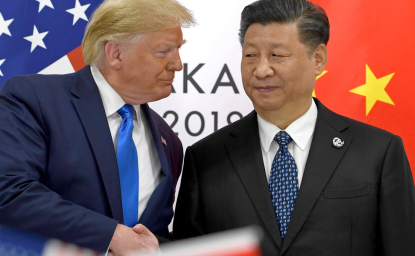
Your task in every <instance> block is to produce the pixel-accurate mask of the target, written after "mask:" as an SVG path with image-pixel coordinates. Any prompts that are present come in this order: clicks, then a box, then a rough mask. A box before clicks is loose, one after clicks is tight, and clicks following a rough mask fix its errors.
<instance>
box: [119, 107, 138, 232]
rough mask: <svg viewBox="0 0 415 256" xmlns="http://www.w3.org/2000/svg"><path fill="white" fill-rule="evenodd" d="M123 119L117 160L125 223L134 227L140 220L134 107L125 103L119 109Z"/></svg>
mask: <svg viewBox="0 0 415 256" xmlns="http://www.w3.org/2000/svg"><path fill="white" fill-rule="evenodd" d="M117 112H118V114H120V116H121V117H122V119H123V121H122V123H121V126H120V131H119V132H118V145H117V162H118V171H119V173H120V183H121V198H122V212H123V217H124V225H126V226H129V227H133V226H135V225H136V224H137V222H138V159H137V149H136V147H135V144H134V141H133V137H132V135H133V128H134V125H133V114H134V108H133V106H131V105H128V104H125V105H124V106H123V107H122V108H120V109H119V110H118V111H117Z"/></svg>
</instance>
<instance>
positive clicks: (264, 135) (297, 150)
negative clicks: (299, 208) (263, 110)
mask: <svg viewBox="0 0 415 256" xmlns="http://www.w3.org/2000/svg"><path fill="white" fill-rule="evenodd" d="M316 121H317V106H316V104H315V103H314V100H313V103H312V104H311V107H310V109H309V110H308V111H307V112H306V113H305V114H304V115H303V116H301V117H300V118H298V119H297V120H295V121H294V122H293V123H292V124H290V125H289V126H288V127H287V128H286V129H285V131H286V132H287V133H288V134H289V135H290V136H291V138H292V139H293V141H292V142H291V143H290V144H288V151H289V152H290V154H291V155H292V157H293V158H294V160H295V164H296V165H297V170H298V188H300V185H301V181H302V179H303V175H304V168H305V164H306V162H307V157H308V153H309V152H310V146H311V141H312V138H313V134H314V128H315V126H316ZM258 128H259V138H260V140H261V150H262V157H263V160H264V166H265V174H266V176H267V180H268V183H269V176H270V173H271V166H272V161H273V160H274V157H275V154H276V153H277V151H278V148H279V145H278V143H277V142H276V141H275V140H274V137H275V135H276V134H277V133H278V132H279V131H281V129H280V128H278V127H277V126H275V125H273V124H271V123H269V122H267V121H265V120H264V119H263V118H262V117H261V116H259V115H258Z"/></svg>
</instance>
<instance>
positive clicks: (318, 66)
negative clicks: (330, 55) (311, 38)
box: [313, 44, 327, 76]
mask: <svg viewBox="0 0 415 256" xmlns="http://www.w3.org/2000/svg"><path fill="white" fill-rule="evenodd" d="M313 57H314V61H315V69H314V70H315V74H316V76H318V75H320V74H321V73H322V72H323V71H324V68H325V67H326V64H327V47H326V46H325V45H324V44H320V45H318V46H317V48H316V49H315V50H314V53H313Z"/></svg>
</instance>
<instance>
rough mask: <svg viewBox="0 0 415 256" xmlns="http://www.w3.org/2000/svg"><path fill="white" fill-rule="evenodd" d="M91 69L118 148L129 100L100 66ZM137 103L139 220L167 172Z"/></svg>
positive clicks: (136, 136) (135, 123)
mask: <svg viewBox="0 0 415 256" xmlns="http://www.w3.org/2000/svg"><path fill="white" fill-rule="evenodd" d="M91 72H92V77H93V78H94V80H95V83H96V84H97V86H98V90H99V93H100V95H101V99H102V103H103V104H104V109H105V114H106V116H107V121H108V125H109V128H110V131H111V136H112V141H113V142H114V148H115V151H117V142H118V131H119V129H120V126H121V123H122V120H123V119H122V117H121V116H120V115H119V114H118V113H117V110H118V109H120V108H121V107H122V106H124V105H125V102H124V100H123V99H122V98H121V96H120V95H119V94H118V93H117V92H116V91H115V90H114V89H113V88H112V87H111V85H109V84H108V82H107V81H106V80H105V78H104V76H103V75H102V74H101V72H100V71H99V70H98V69H97V68H96V67H92V66H91ZM133 107H134V109H135V112H136V115H133V125H134V129H133V140H134V143H135V146H136V148H137V156H138V172H139V186H138V188H139V189H138V190H139V193H138V209H137V211H138V219H137V221H138V220H139V219H140V217H141V215H142V214H143V211H144V209H145V208H146V206H147V203H148V200H149V199H150V196H151V194H152V193H153V191H154V189H155V188H156V187H157V186H158V184H159V183H160V181H161V179H162V178H163V176H164V175H163V173H162V171H161V165H160V159H159V156H158V154H157V150H156V146H155V145H154V141H153V138H152V137H151V131H150V127H149V125H148V122H147V119H146V117H145V115H144V113H143V111H142V110H141V108H140V105H133Z"/></svg>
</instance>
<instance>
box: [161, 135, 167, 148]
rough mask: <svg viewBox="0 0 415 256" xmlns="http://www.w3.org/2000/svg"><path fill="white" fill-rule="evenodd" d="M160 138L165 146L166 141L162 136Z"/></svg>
mask: <svg viewBox="0 0 415 256" xmlns="http://www.w3.org/2000/svg"><path fill="white" fill-rule="evenodd" d="M160 138H161V143H163V144H164V145H166V146H167V142H166V140H165V139H164V138H163V136H160Z"/></svg>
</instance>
